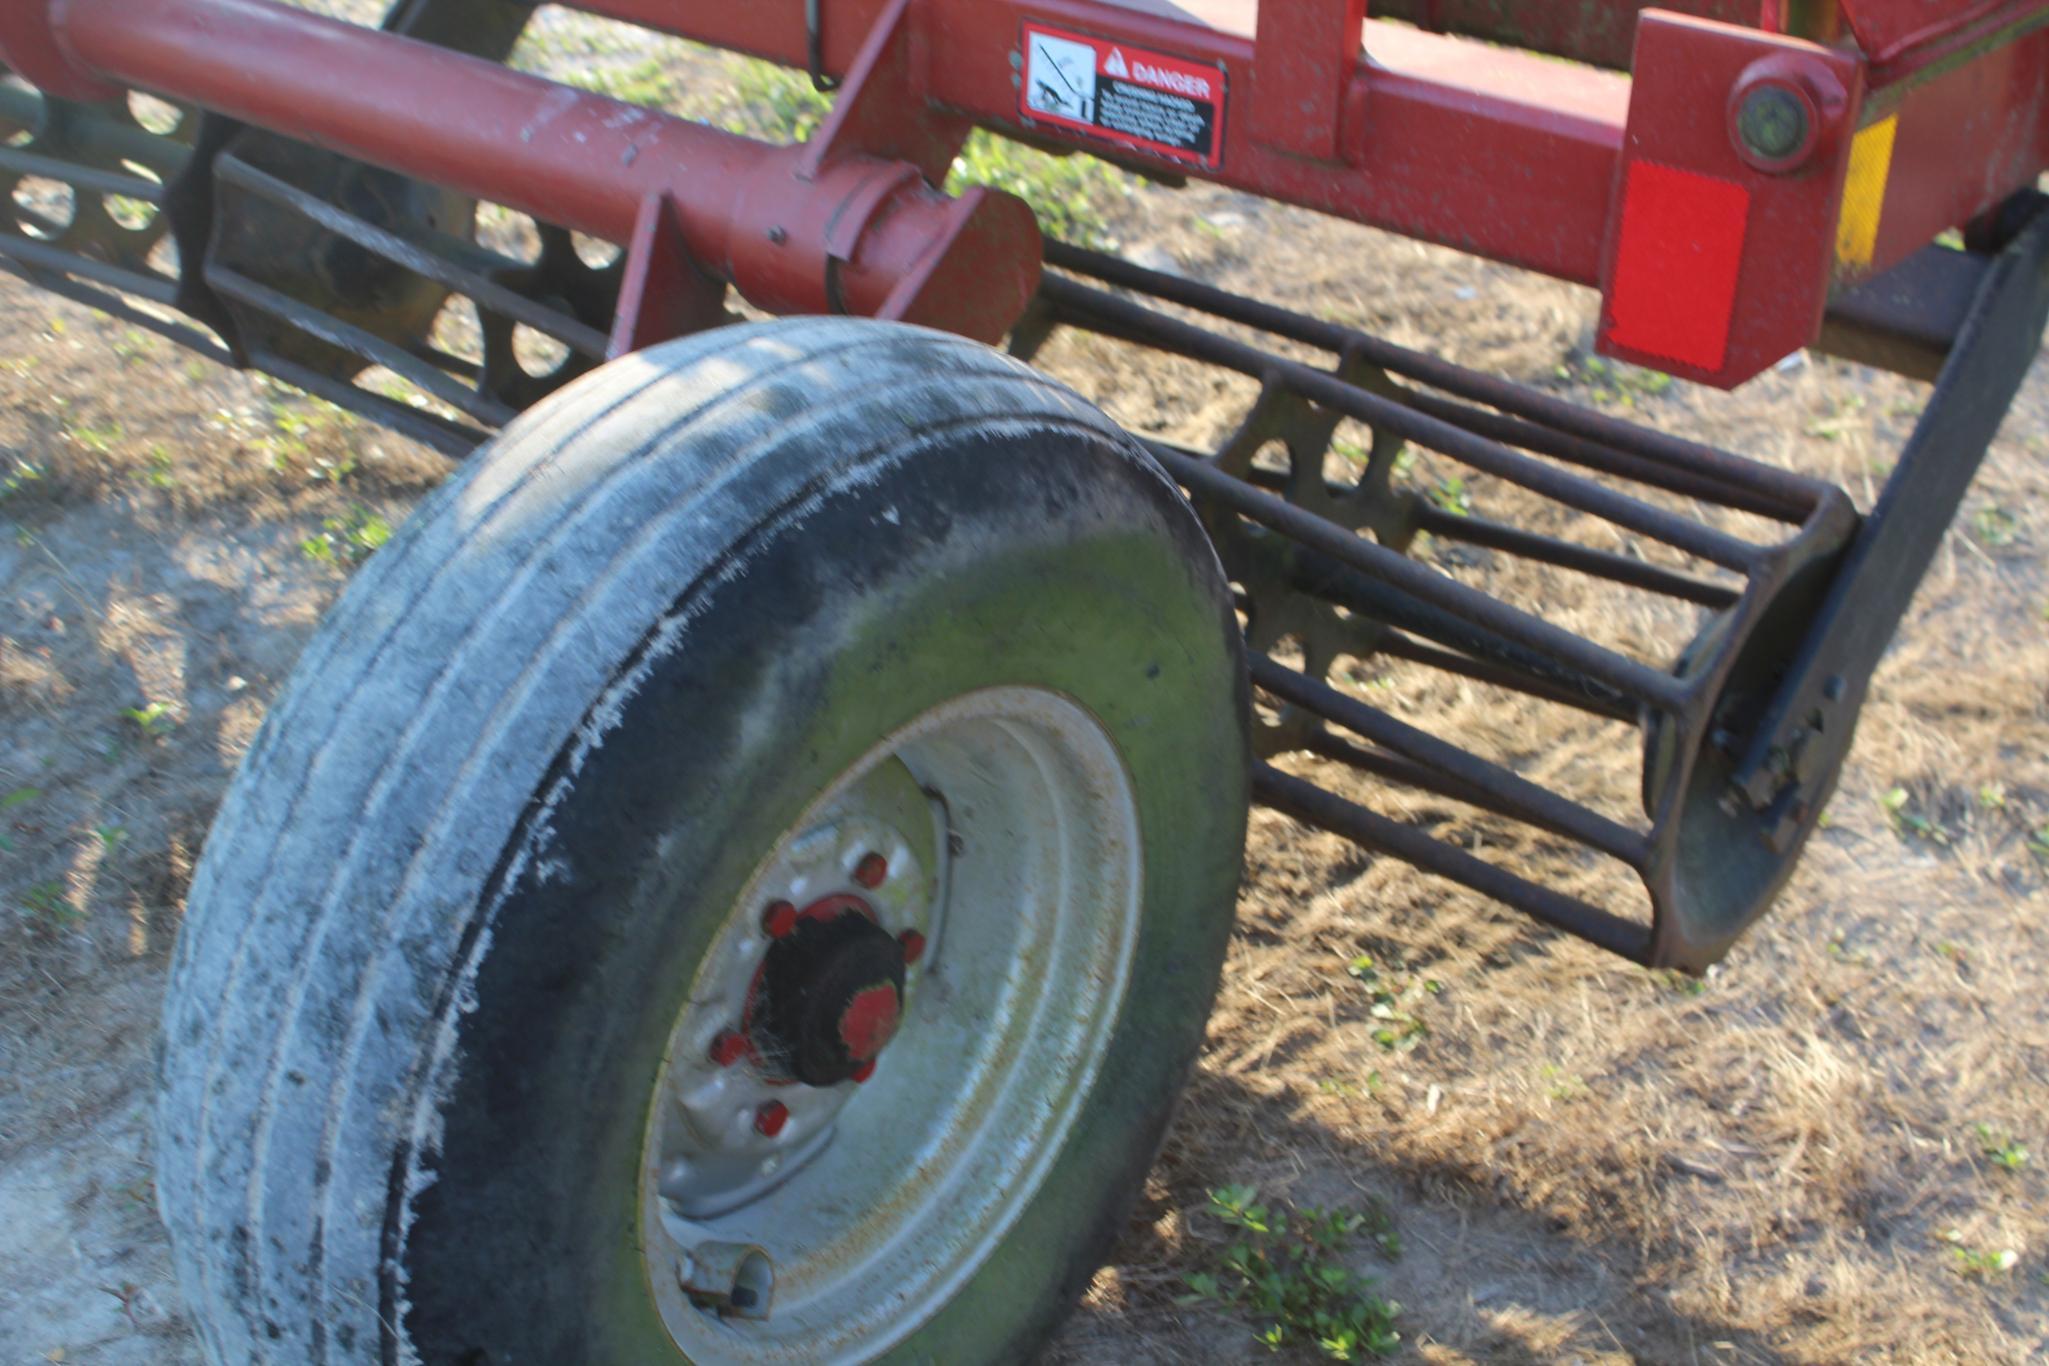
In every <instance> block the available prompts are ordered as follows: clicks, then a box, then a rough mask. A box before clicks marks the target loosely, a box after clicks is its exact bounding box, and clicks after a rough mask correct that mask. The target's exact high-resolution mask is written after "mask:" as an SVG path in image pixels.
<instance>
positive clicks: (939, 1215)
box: [639, 687, 1141, 1363]
mask: <svg viewBox="0 0 2049 1366" xmlns="http://www.w3.org/2000/svg"><path fill="white" fill-rule="evenodd" d="M898 773H902V774H905V775H908V777H909V779H910V780H911V781H910V782H909V783H907V782H905V781H904V780H903V779H901V778H898V777H896V776H895V775H896V774H898ZM906 787H910V789H911V790H912V791H913V792H914V793H915V794H916V795H918V796H922V797H924V798H925V799H926V806H925V808H924V811H923V812H920V811H918V810H917V809H916V808H915V807H914V806H913V805H912V803H911V801H910V800H909V799H907V798H906V797H905V796H904V791H905V789H906ZM921 816H922V818H923V821H924V822H926V823H925V825H924V829H922V830H920V829H918V828H916V827H918V826H919V825H920V824H921ZM864 822H865V824H864ZM878 827H888V829H889V834H891V835H894V836H895V838H893V839H891V838H888V836H886V835H881V834H878V833H877V831H878ZM906 827H911V828H906ZM822 829H832V830H834V831H835V832H836V833H835V836H834V837H833V838H831V839H821V838H820V837H819V831H820V830H822ZM807 842H808V844H807ZM878 845H886V846H887V847H886V848H876V847H874V846H878ZM1140 849H1141V844H1140V832H1139V824H1138V812H1137V802H1136V797H1135V795H1134V791H1133V786H1132V782H1131V778H1130V775H1129V773H1128V772H1127V771H1126V769H1125V767H1124V764H1123V761H1122V758H1121V756H1120V755H1119V753H1118V751H1117V748H1116V746H1115V745H1114V743H1113V742H1112V741H1111V739H1110V737H1109V735H1108V734H1107V733H1106V732H1105V731H1104V729H1103V727H1102V726H1101V724H1100V723H1099V722H1097V720H1096V719H1095V718H1094V717H1093V716H1092V715H1090V713H1089V712H1087V711H1086V710H1085V709H1083V708H1082V707H1081V706H1079V705H1077V704H1076V703H1075V702H1073V701H1072V700H1070V699H1068V698H1066V697H1064V696H1061V695H1059V694H1056V693H1053V692H1050V691H1047V690H1044V689H1038V688H1025V687H1004V688H990V689H984V690H980V691H977V692H973V693H968V694H965V695H963V696H960V697H957V698H954V699H952V700H951V701H948V702H946V703H943V704H941V705H940V706H937V707H934V708H932V709H931V710H929V711H927V712H925V713H924V714H923V715H921V716H919V717H918V718H917V719H915V720H914V721H912V722H911V723H910V724H908V725H907V726H905V727H903V728H902V729H901V730H899V731H897V732H896V733H895V734H893V735H891V736H890V737H888V738H887V739H885V740H884V741H883V742H882V743H880V744H878V745H876V746H875V747H874V748H873V749H871V750H870V751H869V752H868V753H867V754H866V755H864V756H863V757H862V759H861V760H859V761H858V762H857V763H855V764H854V765H852V766H851V767H850V768H849V769H848V770H846V772H844V773H842V774H841V775H840V776H839V777H838V778H836V779H835V780H834V781H833V782H832V783H830V784H828V785H827V787H826V788H825V789H824V790H823V791H822V792H821V793H820V794H819V795H818V797H817V798H816V799H814V800H813V802H812V803H811V804H810V805H809V807H808V808H807V809H806V811H805V813H804V815H803V816H802V817H801V818H800V819H799V820H798V821H797V822H795V823H794V824H793V825H792V826H791V828H790V829H789V830H787V831H785V832H784V834H783V835H782V836H781V837H780V838H778V839H777V840H776V841H775V844H774V846H773V847H772V849H771V850H770V852H769V853H768V854H767V855H766V856H765V857H764V858H763V860H762V861H761V863H760V864H759V865H758V866H757V869H756V872H755V874H754V876H753V877H752V878H751V879H750V881H749V883H748V886H747V888H746V889H745V890H744V891H743V892H742V893H741V895H740V897H739V898H738V899H737V900H736V903H735V905H734V907H733V909H732V910H731V912H730V913H729V914H728V915H727V917H726V919H725V922H724V923H723V924H722V926H721V927H720V928H719V930H718V931H717V932H716V933H715V934H714V936H713V941H712V945H711V947H710V949H709V950H708V951H707V953H706V954H705V956H704V958H703V960H702V961H701V964H700V967H699V969H698V972H697V974H696V976H695V978H694V979H693V982H692V984H691V989H690V992H689V995H688V999H687V1001H686V1004H685V1005H684V1007H683V1009H682V1011H681V1012H680V1014H679V1016H678V1019H677V1021H676V1023H675V1026H674V1028H673V1029H672V1031H671V1034H670V1039H669V1044H668V1048H667V1050H666V1052H665V1054H664V1060H663V1065H662V1068H661V1073H660V1076H659V1077H658V1079H657V1082H656V1086H655V1090H654V1094H653V1098H652V1103H651V1105H650V1111H649V1120H648V1129H647V1137H646V1140H645V1142H644V1144H643V1157H642V1162H641V1166H640V1192H639V1198H640V1214H641V1251H642V1261H643V1266H644V1269H645V1272H646V1275H647V1282H648V1286H649V1289H650V1291H651V1293H652V1295H653V1297H654V1300H655V1303H656V1305H657V1307H658V1308H659V1310H660V1313H661V1317H662V1321H663V1323H664V1326H665V1327H666V1328H667V1329H668V1332H669V1334H670V1336H671V1337H672V1338H673V1339H674V1341H675V1343H676V1345H677V1346H678V1348H679V1349H681V1350H682V1352H683V1353H684V1355H686V1356H687V1357H689V1358H690V1359H691V1360H693V1361H698V1362H705V1363H715V1362H734V1363H753V1362H774V1361H793V1362H794V1361H804V1362H819V1361H850V1360H862V1359H866V1358H868V1357H871V1356H873V1355H875V1354H877V1353H879V1352H881V1351H884V1350H886V1349H887V1348H888V1347H890V1346H891V1345H893V1344H894V1343H896V1342H898V1341H901V1340H902V1339H903V1338H904V1337H905V1336H907V1335H908V1334H909V1333H911V1332H912V1331H914V1330H915V1329H916V1328H917V1327H918V1326H919V1325H920V1324H922V1323H924V1322H926V1321H927V1320H929V1319H930V1318H931V1317H932V1316H933V1315H934V1314H935V1313H936V1312H937V1311H938V1309H939V1308H940V1307H941V1306H942V1305H943V1304H944V1303H945V1302H946V1301H947V1300H948V1299H949V1298H950V1297H951V1295H952V1294H953V1292H954V1291H955V1290H957V1289H958V1287H959V1286H960V1285H961V1284H962V1283H963V1282H964V1281H965V1280H966V1279H967V1278H968V1277H969V1276H971V1275H973V1274H974V1272H975V1271H976V1270H977V1269H978V1268H979V1267H980V1266H982V1265H983V1264H984V1263H985V1262H986V1261H987V1259H988V1257H989V1255H990V1254H991V1252H992V1251H993V1250H994V1248H995V1246H996V1245H997V1243H998V1242H999V1241H1000V1240H1001V1238H1002V1236H1003V1234H1004V1232H1005V1231H1007V1229H1008V1228H1009V1227H1010V1225H1011V1224H1012V1222H1014V1220H1015V1219H1016V1217H1017V1215H1018V1214H1019V1213H1020V1212H1021V1210H1022V1208H1023V1207H1024V1205H1025V1204H1026V1203H1027V1202H1028V1201H1029V1200H1030V1198H1031V1197H1032V1196H1033V1195H1034V1194H1035V1193H1036V1192H1037V1191H1038V1189H1039V1187H1040V1185H1041V1184H1042V1183H1043V1181H1044V1179H1045V1177H1046V1174H1047V1171H1048V1169H1049V1168H1050V1167H1051V1165H1052V1163H1053V1161H1054V1159H1055V1157H1056V1156H1057V1155H1058V1153H1059V1152H1060V1151H1061V1150H1062V1148H1063V1147H1064V1144H1065V1139H1066V1138H1067V1136H1068V1135H1069V1133H1070V1132H1071V1130H1072V1129H1073V1127H1074V1124H1075V1122H1076V1119H1077V1117H1078V1115H1079V1113H1080V1110H1081V1108H1082V1102H1083V1100H1084V1099H1085V1098H1086V1096H1087V1095H1088V1093H1089V1092H1090V1090H1091V1088H1092V1085H1093V1082H1094V1080H1095V1077H1096V1075H1097V1073H1098V1071H1099V1070H1100V1068H1101V1065H1102V1062H1103V1059H1104V1057H1105V1055H1106V1054H1107V1052H1108V1051H1109V1045H1110V1040H1111V1035H1112V1031H1113V1027H1114V1025H1115V1022H1116V1020H1117V1017H1118V1014H1119V1010H1120V1008H1121V1006H1122V1003H1123V999H1124V995H1125V991H1126V987H1127V985H1128V979H1129V976H1130V966H1131V961H1132V957H1133V952H1134V949H1135V947H1136V943H1137V938H1138V923H1139V907H1140V890H1141V889H1140V871H1139V870H1140V866H1141V865H1140ZM871 853H882V854H883V855H884V856H885V857H886V859H887V860H888V861H889V863H890V875H891V876H892V877H894V878H897V879H899V880H900V883H899V886H898V887H897V888H896V889H895V891H894V899H893V900H892V899H891V897H892V888H891V886H890V884H889V882H888V881H887V880H885V882H884V883H883V884H882V885H881V886H879V887H876V888H868V887H865V886H863V885H862V884H861V883H859V882H856V881H855V880H854V879H855V874H856V873H857V872H861V871H863V869H862V866H861V860H862V858H863V857H865V856H867V855H869V854H871ZM869 871H872V870H869ZM835 878H837V879H838V882H837V884H836V883H835V881H834V879H835ZM792 889H794V890H792ZM840 893H845V894H856V895H859V894H872V895H873V896H874V898H875V901H874V904H872V905H871V906H870V907H869V908H868V909H869V910H870V911H872V916H871V918H872V919H873V920H875V921H876V922H877V923H879V924H881V925H882V926H883V927H884V928H885V929H887V930H889V931H890V933H892V934H893V935H898V936H899V937H900V936H901V935H902V934H903V933H904V931H905V930H911V931H914V932H916V933H918V934H921V935H923V936H924V943H923V944H922V945H921V946H920V947H921V948H922V953H921V954H920V955H919V956H918V958H917V961H916V962H915V963H913V964H912V965H911V966H910V967H909V968H908V969H907V970H906V974H905V978H906V980H905V988H904V992H903V997H902V1019H901V1023H900V1027H899V1029H898V1031H897V1033H896V1035H895V1037H894V1038H893V1039H891V1040H890V1041H889V1042H888V1044H887V1046H886V1047H885V1048H884V1049H883V1051H882V1052H881V1053H880V1055H879V1056H878V1057H877V1058H876V1059H875V1066H874V1071H873V1075H872V1076H871V1077H869V1078H868V1079H866V1080H865V1081H862V1082H855V1081H848V1082H844V1083H841V1084H839V1085H837V1086H833V1087H829V1088H817V1087H808V1086H802V1085H785V1086H782V1087H780V1088H774V1089H773V1091H771V1089H770V1088H767V1087H766V1086H765V1084H764V1083H763V1082H762V1080H761V1073H762V1071H763V1066H762V1059H761V1057H760V1056H758V1055H756V1054H748V1055H745V1056H743V1057H742V1058H741V1059H740V1060H738V1061H725V1060H724V1054H725V1053H728V1052H730V1051H731V1050H730V1049H728V1048H726V1047H725V1044H726V1043H729V1042H730V1040H726V1041H724V1042H722V1036H723V1035H727V1034H730V1033H733V1032H737V1031H736V1027H735V1022H734V1018H733V1017H734V1015H735V1012H736V1008H737V1009H738V1010H740V1012H741V1013H742V1014H743V1016H744V1011H745V1002H746V1000H747V999H748V991H749V989H750V988H749V985H748V984H749V982H758V981H759V980H760V979H759V973H760V972H761V968H760V966H759V964H760V963H761V962H762V961H765V955H766V954H767V953H768V952H769V950H770V948H771V947H772V945H773V942H774V941H773V940H772V939H771V938H770V936H769V935H768V933H767V932H766V930H765V929H764V915H765V913H766V912H767V911H768V910H769V909H770V908H771V907H772V906H774V905H775V903H777V902H781V901H790V902H792V903H793V904H794V902H795V900H796V898H797V897H798V896H808V897H812V898H813V902H812V904H813V905H816V904H819V903H820V902H822V901H824V900H825V899H826V898H828V897H830V896H832V895H836V894H840ZM921 897H925V898H927V901H926V904H924V905H923V907H922V909H921V907H920V906H919V904H918V902H919V900H920V898H921ZM899 942H906V941H903V940H901V938H899ZM906 956H909V955H908V954H907V955H906ZM750 964H752V965H753V966H751V967H750V966H749V965H750ZM771 1094H773V1095H775V1096H777V1097H779V1098H781V1099H783V1100H784V1103H785V1104H786V1106H787V1111H788V1113H787V1114H786V1115H785V1116H784V1117H783V1119H782V1122H781V1124H780V1126H779V1128H778V1130H777V1132H775V1133H774V1134H773V1135H770V1134H766V1133H763V1132H762V1131H761V1126H760V1125H755V1124H743V1122H742V1121H743V1120H745V1119H746V1118H747V1117H748V1116H749V1115H750V1114H753V1115H758V1114H759V1113H760V1106H762V1105H763V1104H766V1103H768V1102H767V1100H766V1099H765V1097H768V1096H770V1095H771ZM720 1105H724V1106H725V1109H723V1110H721V1109H719V1108H718V1107H719V1106H720ZM693 1144H694V1145H695V1147H693V1146H692V1145H693ZM707 1153H709V1154H710V1157H712V1158H718V1159H721V1160H723V1159H724V1158H726V1157H734V1156H739V1155H742V1154H744V1155H746V1156H748V1157H749V1158H750V1159H752V1160H754V1161H756V1162H757V1163H758V1164H770V1165H769V1169H768V1170H766V1171H762V1172H760V1177H759V1179H758V1180H757V1181H756V1182H755V1183H754V1184H752V1185H748V1184H747V1183H746V1182H745V1181H737V1182H736V1181H734V1180H733V1179H732V1178H730V1176H729V1177H727V1178H722V1179H725V1180H727V1182H728V1184H726V1185H725V1186H723V1187H722V1186H720V1184H719V1182H718V1181H717V1180H705V1181H700V1182H699V1183H698V1185H697V1186H695V1187H693V1186H691V1185H690V1183H689V1181H687V1180H685V1179H683V1176H684V1175H685V1174H689V1173H691V1172H692V1170H693V1169H692V1168H691V1163H693V1162H698V1161H709V1158H706V1157H705V1154H707ZM726 1170H728V1171H729V1172H730V1171H732V1170H737V1167H736V1166H735V1167H730V1168H727V1169H726ZM665 1188H666V1189H668V1190H669V1191H670V1192H671V1193H672V1194H673V1195H680V1197H681V1198H680V1199H675V1198H671V1196H670V1195H665V1194H664V1189H665ZM728 1197H729V1198H728ZM728 1206H730V1207H728ZM735 1290H737V1291H738V1293H737V1294H733V1293H731V1292H733V1291H735ZM721 1293H725V1294H727V1296H728V1297H727V1298H725V1299H723V1300H722V1299H719V1298H718V1296H719V1295H720V1294H721ZM735 1301H740V1302H738V1303H736V1302H735Z"/></svg>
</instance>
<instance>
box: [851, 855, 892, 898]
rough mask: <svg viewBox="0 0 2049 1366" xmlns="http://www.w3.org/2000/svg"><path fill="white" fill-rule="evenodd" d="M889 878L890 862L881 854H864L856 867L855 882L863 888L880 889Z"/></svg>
mask: <svg viewBox="0 0 2049 1366" xmlns="http://www.w3.org/2000/svg"><path fill="white" fill-rule="evenodd" d="M888 877H889V860H888V859H886V858H884V857H883V856H882V855H880V854H863V855H861V861H860V862H859V863H857V864H855V865H854V881H856V882H858V883H860V884H861V885H862V886H863V887H868V888H871V889H872V888H875V887H880V886H881V885H882V884H883V882H884V881H885V880H886V879H887V878H888Z"/></svg>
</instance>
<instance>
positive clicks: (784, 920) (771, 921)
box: [761, 901, 797, 939]
mask: <svg viewBox="0 0 2049 1366" xmlns="http://www.w3.org/2000/svg"><path fill="white" fill-rule="evenodd" d="M761 928H762V930H763V932H764V933H766V934H767V935H768V937H769V938H770V939H781V938H782V937H783V936H785V935H787V934H788V933H789V932H790V931H792V930H794V929H796V928H797V908H796V907H795V906H792V905H791V904H790V903H789V902H787V901H771V902H769V903H768V909H767V910H765V911H763V912H762V913H761Z"/></svg>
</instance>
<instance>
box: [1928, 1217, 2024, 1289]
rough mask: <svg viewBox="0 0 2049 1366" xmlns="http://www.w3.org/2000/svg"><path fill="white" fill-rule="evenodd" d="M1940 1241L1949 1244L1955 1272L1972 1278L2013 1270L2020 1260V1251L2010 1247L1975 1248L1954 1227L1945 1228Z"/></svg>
mask: <svg viewBox="0 0 2049 1366" xmlns="http://www.w3.org/2000/svg"><path fill="white" fill-rule="evenodd" d="M1941 1238H1942V1241H1943V1242H1945V1243H1948V1244H1949V1245H1950V1247H1949V1252H1950V1256H1951V1257H1953V1258H1954V1259H1955V1264H1956V1269H1957V1274H1958V1275H1960V1276H1967V1277H1970V1278H1972V1279H1974V1280H1981V1281H1984V1280H1990V1279H1992V1277H1994V1276H2003V1275H2005V1274H2006V1273H2007V1272H2009V1271H2011V1270H2013V1268H2014V1264H2015V1263H2016V1262H2018V1261H2020V1259H2021V1256H2020V1253H2018V1252H2016V1251H2014V1250H2013V1249H2012V1248H2010V1247H2002V1248H1975V1247H1970V1246H1968V1245H1966V1244H1965V1242H1964V1235H1963V1234H1962V1233H1961V1232H1959V1231H1958V1230H1956V1229H1953V1228H1952V1229H1946V1230H1944V1231H1943V1233H1942V1234H1941Z"/></svg>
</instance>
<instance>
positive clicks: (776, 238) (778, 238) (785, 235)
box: [768, 227, 790, 246]
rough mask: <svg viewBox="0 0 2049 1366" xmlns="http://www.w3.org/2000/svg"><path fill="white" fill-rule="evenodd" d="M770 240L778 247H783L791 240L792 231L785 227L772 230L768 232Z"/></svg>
mask: <svg viewBox="0 0 2049 1366" xmlns="http://www.w3.org/2000/svg"><path fill="white" fill-rule="evenodd" d="M768 240H769V241H771V242H773V243H775V244H776V245H777V246H781V245H782V244H783V243H785V242H787V241H789V240H790V231H789V229H788V228H783V227H774V228H770V229H769V230H768Z"/></svg>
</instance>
